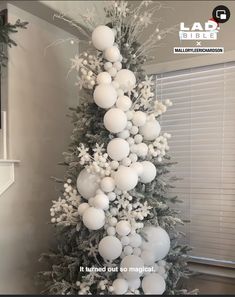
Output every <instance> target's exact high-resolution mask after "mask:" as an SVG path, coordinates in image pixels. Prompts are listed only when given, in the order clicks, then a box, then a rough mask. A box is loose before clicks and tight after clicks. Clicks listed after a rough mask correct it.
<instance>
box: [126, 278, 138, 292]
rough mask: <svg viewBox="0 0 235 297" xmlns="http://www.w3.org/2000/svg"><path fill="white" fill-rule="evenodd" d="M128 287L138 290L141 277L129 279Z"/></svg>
mask: <svg viewBox="0 0 235 297" xmlns="http://www.w3.org/2000/svg"><path fill="white" fill-rule="evenodd" d="M128 287H129V289H130V290H137V289H139V287H140V279H139V278H136V279H130V280H129V281H128Z"/></svg>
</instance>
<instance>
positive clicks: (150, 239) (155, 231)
mask: <svg viewBox="0 0 235 297" xmlns="http://www.w3.org/2000/svg"><path fill="white" fill-rule="evenodd" d="M143 232H144V234H145V236H146V239H147V241H145V240H144V239H143V243H142V250H146V251H150V252H153V253H154V256H155V261H159V260H162V259H163V258H165V256H166V255H167V254H168V252H169V250H170V238H169V235H168V234H167V232H166V231H165V230H164V229H162V228H161V227H159V226H158V227H154V226H150V227H145V228H143Z"/></svg>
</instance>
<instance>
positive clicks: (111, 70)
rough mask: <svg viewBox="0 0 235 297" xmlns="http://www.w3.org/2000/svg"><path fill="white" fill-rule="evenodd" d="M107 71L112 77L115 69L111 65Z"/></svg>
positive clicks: (115, 72)
mask: <svg viewBox="0 0 235 297" xmlns="http://www.w3.org/2000/svg"><path fill="white" fill-rule="evenodd" d="M108 73H109V74H110V75H111V76H112V77H114V76H115V75H116V74H117V70H116V68H114V67H111V68H110V69H109V70H108Z"/></svg>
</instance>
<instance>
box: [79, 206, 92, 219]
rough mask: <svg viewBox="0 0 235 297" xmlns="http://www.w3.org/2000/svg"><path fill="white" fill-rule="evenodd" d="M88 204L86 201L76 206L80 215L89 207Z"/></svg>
mask: <svg viewBox="0 0 235 297" xmlns="http://www.w3.org/2000/svg"><path fill="white" fill-rule="evenodd" d="M89 207H90V206H89V204H88V203H81V204H80V205H79V206H78V214H79V215H80V216H82V215H83V214H84V212H85V211H86V210H87V209H88V208H89Z"/></svg>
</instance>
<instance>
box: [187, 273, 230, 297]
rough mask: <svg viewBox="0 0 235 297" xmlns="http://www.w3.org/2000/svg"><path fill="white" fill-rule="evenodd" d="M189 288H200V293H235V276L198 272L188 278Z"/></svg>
mask: <svg viewBox="0 0 235 297" xmlns="http://www.w3.org/2000/svg"><path fill="white" fill-rule="evenodd" d="M186 287H187V289H188V290H193V289H195V288H197V289H199V294H210V295H211V294H212V295H215V294H224V295H235V278H227V277H222V276H214V275H207V274H202V273H200V274H198V275H195V276H192V277H191V278H190V279H189V280H186Z"/></svg>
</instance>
